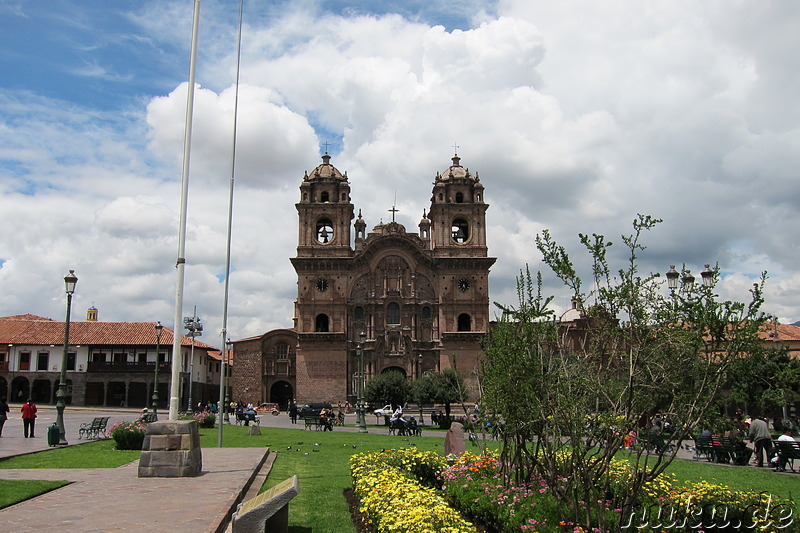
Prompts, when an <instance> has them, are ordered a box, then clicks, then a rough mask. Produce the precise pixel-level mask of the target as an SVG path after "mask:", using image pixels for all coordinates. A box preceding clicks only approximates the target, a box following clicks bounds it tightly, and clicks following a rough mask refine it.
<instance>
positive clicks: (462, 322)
mask: <svg viewBox="0 0 800 533" xmlns="http://www.w3.org/2000/svg"><path fill="white" fill-rule="evenodd" d="M471 322H472V320H471V319H470V317H469V315H468V314H467V313H462V314H460V315H458V331H472V327H471V326H472V324H471Z"/></svg>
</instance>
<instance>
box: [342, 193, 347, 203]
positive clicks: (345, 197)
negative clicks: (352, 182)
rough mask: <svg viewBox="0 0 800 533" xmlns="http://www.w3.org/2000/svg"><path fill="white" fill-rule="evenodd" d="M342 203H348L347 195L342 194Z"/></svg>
mask: <svg viewBox="0 0 800 533" xmlns="http://www.w3.org/2000/svg"><path fill="white" fill-rule="evenodd" d="M342 201H343V202H346V201H347V193H342Z"/></svg>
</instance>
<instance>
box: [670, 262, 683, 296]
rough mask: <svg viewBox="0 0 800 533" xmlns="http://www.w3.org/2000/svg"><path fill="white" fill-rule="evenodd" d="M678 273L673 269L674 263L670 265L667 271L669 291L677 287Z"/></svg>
mask: <svg viewBox="0 0 800 533" xmlns="http://www.w3.org/2000/svg"><path fill="white" fill-rule="evenodd" d="M679 277H680V274H678V271H677V270H675V265H670V267H669V270H668V271H667V286H668V287H669V290H670V292H674V291H675V289H677V288H678V278H679Z"/></svg>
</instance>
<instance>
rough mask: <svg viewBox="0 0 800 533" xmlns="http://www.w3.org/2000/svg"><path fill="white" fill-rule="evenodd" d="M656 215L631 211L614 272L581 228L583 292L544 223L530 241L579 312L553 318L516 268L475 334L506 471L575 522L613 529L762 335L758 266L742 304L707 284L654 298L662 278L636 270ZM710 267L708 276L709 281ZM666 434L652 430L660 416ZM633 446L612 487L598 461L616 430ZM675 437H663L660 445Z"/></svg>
mask: <svg viewBox="0 0 800 533" xmlns="http://www.w3.org/2000/svg"><path fill="white" fill-rule="evenodd" d="M659 222H660V220H657V219H654V218H652V217H650V216H643V215H639V216H638V217H637V219H636V220H634V222H633V229H634V231H633V234H631V235H627V236H622V242H623V243H624V245H625V246H626V248H627V259H626V261H625V264H624V265H623V266H622V267H621V268H619V269H618V270H617V271H616V273H613V271H612V268H611V266H610V265H609V260H608V257H607V251H608V249H609V247H611V246H612V243H611V242H608V241H606V239H605V238H604V237H603V236H602V235H597V234H595V235H593V236H591V237H589V236H586V235H579V238H580V241H581V243H582V244H583V246H584V247H585V248H586V250H587V251H588V253H589V255H590V258H591V265H592V273H591V277H592V284H591V286H592V287H593V290H591V291H589V292H585V291H584V289H583V283H582V280H581V278H580V277H579V276H578V273H577V271H576V270H575V267H574V265H573V263H572V261H571V259H570V256H569V254H568V253H567V251H566V249H565V248H563V247H562V246H560V245H558V244H557V243H556V242H555V241H554V240H553V239H552V237H551V236H550V234H549V232H547V231H545V232H543V233H542V234H541V235H539V236H537V239H536V245H537V248H538V249H539V251H540V252H541V253H542V255H543V257H544V262H545V263H546V264H547V265H548V266H549V267H550V268H551V269H552V271H553V272H554V273H555V274H556V275H557V276H558V277H559V278H560V279H561V280H562V282H563V283H564V284H565V285H566V286H567V287H568V288H569V289H570V290H571V292H572V293H573V298H574V299H575V300H576V301H577V303H578V306H579V309H581V310H582V311H583V316H582V318H581V319H579V320H576V321H574V322H571V323H567V324H561V323H559V322H558V321H557V320H556V317H555V315H554V313H553V312H552V310H550V309H549V307H548V305H549V303H550V302H551V300H552V298H550V297H544V296H543V295H542V277H541V273H539V274H537V277H536V280H535V281H534V279H533V277H532V276H531V274H530V271H529V270H528V269H527V268H526V269H525V271H524V272H521V273H520V276H519V278H518V280H517V293H518V300H519V303H518V306H517V307H512V306H504V305H500V304H496V305H497V306H498V308H499V309H500V310H501V311H502V316H501V317H500V320H499V321H498V325H497V327H496V328H495V329H494V330H493V331H492V332H491V334H490V336H489V337H488V339H487V341H486V344H485V352H486V357H485V358H484V361H483V364H482V369H481V374H482V375H481V382H482V388H483V396H482V399H481V401H482V404H483V408H484V412H487V411H489V412H492V413H494V414H495V416H497V417H499V418H500V419H501V420H502V424H503V425H502V431H501V432H500V438H501V454H502V461H501V463H502V464H503V465H504V468H506V469H507V472H506V473H507V474H508V475H509V477H510V478H514V479H516V480H517V481H529V480H530V479H531V478H532V477H533V476H534V475H537V476H540V477H541V478H542V479H543V480H544V481H545V482H546V483H547V485H548V488H549V490H550V491H551V493H552V494H553V495H554V497H555V498H556V500H557V501H558V503H559V505H560V507H561V508H562V516H563V517H564V518H565V519H568V520H571V521H572V522H574V523H575V524H579V525H581V526H582V527H583V528H584V529H585V530H589V529H591V528H600V529H602V530H614V529H617V528H619V523H618V521H619V518H620V515H619V514H613V513H607V512H605V509H606V506H607V505H608V503H607V502H608V501H609V500H610V501H611V503H612V505H613V507H612V508H620V509H622V511H623V512H622V513H621V516H624V517H627V516H629V513H630V512H632V510H633V506H634V505H635V504H636V495H637V494H639V493H640V492H641V489H642V486H643V485H644V483H646V482H648V481H650V480H653V479H654V478H655V477H656V476H658V475H659V474H660V473H661V472H663V471H664V469H665V468H666V466H667V465H668V464H669V462H670V461H671V460H672V459H673V458H674V457H675V454H676V453H677V449H678V446H680V443H681V442H682V441H683V440H684V439H685V438H687V436H688V435H690V432H691V431H692V430H693V428H694V427H695V426H696V425H697V424H698V422H699V421H700V419H701V418H702V417H703V416H704V414H705V413H706V411H707V410H708V409H709V406H711V405H712V404H713V403H714V402H715V400H716V399H717V397H718V393H719V390H720V385H721V384H722V383H723V381H724V375H725V372H726V371H727V370H728V368H729V367H730V365H731V364H732V362H733V361H735V360H736V359H737V358H739V357H742V356H743V355H744V354H747V353H750V352H751V351H753V350H754V349H756V347H757V346H758V345H759V339H758V335H757V333H758V329H759V327H760V326H761V324H762V323H763V321H764V317H763V315H762V314H761V312H760V306H761V304H762V302H763V300H762V296H761V295H762V288H763V283H764V276H762V278H761V280H760V282H759V283H756V284H754V285H753V287H752V289H751V297H752V298H751V301H750V303H749V304H743V303H738V302H730V301H718V297H717V295H715V294H714V287H713V284H712V285H711V286H706V285H698V286H695V285H689V284H686V285H685V286H684V287H683V288H682V289H681V290H679V291H673V292H672V293H671V294H670V295H669V296H667V295H665V294H664V291H663V281H661V280H660V279H659V274H643V273H641V272H640V269H639V261H638V259H639V254H641V253H642V252H643V251H644V250H645V247H644V246H643V244H642V243H641V241H640V239H641V237H642V236H643V234H644V233H645V232H646V231H649V230H651V229H652V228H654V227H655V226H656V225H657V224H658V223H659ZM717 278H718V271H715V272H714V274H713V281H714V282H716V280H717ZM659 411H660V412H663V413H669V414H668V416H669V417H670V419H671V421H672V423H673V424H674V425H675V427H677V428H678V429H677V430H676V431H675V432H667V433H661V434H657V433H655V432H652V433H651V432H650V430H649V426H650V425H651V424H650V420H651V419H652V417H653V415H654V414H655V413H657V412H659ZM629 432H635V433H636V434H637V436H638V439H639V443H641V444H642V445H641V446H636V447H635V448H634V449H633V451H632V452H631V455H630V457H629V459H630V461H631V465H632V475H631V476H630V478H629V479H628V480H627V482H625V483H624V484H623V485H622V486H620V485H619V484H613V485H612V483H611V477H610V476H609V468H610V465H611V461H612V459H613V458H614V456H615V454H616V453H617V452H618V450H619V449H620V448H621V446H622V443H623V439H624V437H625V436H626V435H627V434H628V433H629ZM670 445H673V446H670Z"/></svg>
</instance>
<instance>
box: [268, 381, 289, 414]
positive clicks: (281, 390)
mask: <svg viewBox="0 0 800 533" xmlns="http://www.w3.org/2000/svg"><path fill="white" fill-rule="evenodd" d="M293 398H294V388H293V387H292V384H291V383H289V382H288V381H276V382H275V383H273V384H272V387H270V389H269V401H270V402H272V403H277V404H278V405H280V407H281V411H286V410H287V409H289V402H290V401H292V399H293Z"/></svg>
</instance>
